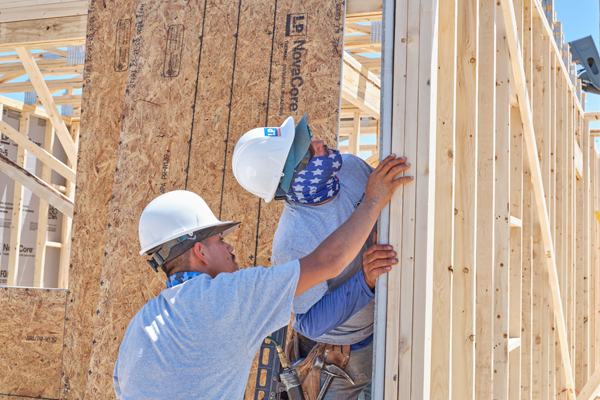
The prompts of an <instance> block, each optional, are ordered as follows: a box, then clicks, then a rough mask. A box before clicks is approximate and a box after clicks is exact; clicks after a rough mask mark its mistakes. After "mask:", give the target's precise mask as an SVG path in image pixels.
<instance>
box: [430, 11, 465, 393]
mask: <svg viewBox="0 0 600 400" xmlns="http://www.w3.org/2000/svg"><path fill="white" fill-rule="evenodd" d="M457 5H458V2H457V1H446V2H441V3H440V9H439V15H440V21H439V24H440V25H439V40H440V43H438V65H439V69H438V91H437V95H438V98H437V121H436V122H437V127H436V171H437V174H436V180H435V184H436V187H435V192H436V202H435V227H434V239H433V240H434V241H435V243H438V246H436V247H435V248H434V253H433V258H434V267H433V268H434V269H433V312H432V315H433V320H432V332H431V354H432V358H431V399H439V400H443V399H450V396H451V379H452V373H451V368H452V364H451V362H452V361H451V354H452V332H451V331H450V333H449V332H448V327H451V326H452V276H453V274H454V267H455V265H454V257H453V253H454V252H453V247H454V191H453V188H454V168H455V165H454V153H455V149H454V140H455V132H456V125H455V113H456V68H457V67H456V48H457V43H456V35H457V32H456V31H457V11H458V6H457Z"/></svg>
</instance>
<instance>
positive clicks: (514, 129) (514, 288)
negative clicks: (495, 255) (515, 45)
mask: <svg viewBox="0 0 600 400" xmlns="http://www.w3.org/2000/svg"><path fill="white" fill-rule="evenodd" d="M522 126H523V124H522V122H521V115H520V113H519V110H518V109H517V108H516V107H512V108H511V109H510V131H511V132H510V215H511V216H513V217H516V218H519V219H520V220H521V227H520V228H516V229H511V230H510V283H509V288H510V296H509V301H510V305H509V307H510V309H509V318H510V323H509V332H508V337H509V338H521V309H522V306H523V303H522V297H521V285H522V281H521V277H522V268H523V267H522V259H521V257H522V246H523V239H524V238H523V226H522V223H523V220H522V214H523V184H524V182H523V128H522ZM509 359H510V362H509V369H508V373H509V388H508V390H509V398H510V399H511V400H512V399H514V400H519V399H520V398H521V351H520V349H519V351H513V352H511V353H510V354H509Z"/></svg>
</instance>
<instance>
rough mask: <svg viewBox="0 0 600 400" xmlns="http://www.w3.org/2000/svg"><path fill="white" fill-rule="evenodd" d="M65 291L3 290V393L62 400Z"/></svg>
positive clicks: (0, 293) (0, 346) (0, 333)
mask: <svg viewBox="0 0 600 400" xmlns="http://www.w3.org/2000/svg"><path fill="white" fill-rule="evenodd" d="M65 301H66V293H65V290H57V289H23V288H3V289H0V309H1V310H2V313H1V314H0V371H2V373H1V374H0V393H1V394H3V395H17V396H30V397H42V398H51V399H58V396H59V387H60V374H61V365H62V353H63V339H64V329H65Z"/></svg>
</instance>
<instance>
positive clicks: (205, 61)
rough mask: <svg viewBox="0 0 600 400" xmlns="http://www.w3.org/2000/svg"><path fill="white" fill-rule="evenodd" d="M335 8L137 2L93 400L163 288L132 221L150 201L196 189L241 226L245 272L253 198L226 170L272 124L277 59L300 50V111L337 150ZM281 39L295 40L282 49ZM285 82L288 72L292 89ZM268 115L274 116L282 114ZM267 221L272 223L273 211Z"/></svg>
mask: <svg viewBox="0 0 600 400" xmlns="http://www.w3.org/2000/svg"><path fill="white" fill-rule="evenodd" d="M276 7H277V9H278V10H279V11H278V14H277V18H275V14H274V13H275V8H276ZM340 7H341V3H339V4H335V3H332V4H331V5H330V6H329V8H328V9H327V12H324V10H323V8H322V4H318V3H317V2H309V1H306V2H301V3H297V2H296V3H294V4H291V3H290V4H288V5H286V4H285V3H284V2H281V3H278V4H277V5H276V4H275V3H274V2H269V1H265V2H260V3H255V2H245V1H242V2H239V1H232V0H214V1H211V0H208V1H206V2H204V1H196V2H189V3H186V4H185V5H183V6H180V5H174V4H171V3H170V2H167V3H162V2H158V1H151V2H144V1H138V3H137V9H136V17H135V19H134V20H133V21H132V27H133V28H134V34H133V40H132V42H133V48H132V49H131V54H130V57H129V71H128V80H127V93H126V95H125V100H124V106H123V118H122V127H121V133H120V138H119V142H120V144H119V147H118V157H117V162H116V167H115V175H114V183H113V191H112V197H111V199H110V215H109V217H108V223H107V227H108V229H107V231H106V238H107V239H106V247H105V249H104V260H103V268H102V274H101V278H100V279H101V282H100V291H99V294H98V306H97V308H96V309H95V310H93V312H94V313H96V314H97V315H98V317H97V318H96V321H95V328H94V345H93V346H92V349H91V358H90V367H89V370H90V373H89V379H88V383H87V385H86V396H87V397H88V398H104V397H105V396H107V393H108V396H112V368H113V367H114V361H115V359H116V356H117V351H118V345H119V344H120V342H121V340H122V337H123V335H124V333H125V329H126V328H127V325H128V323H129V321H130V319H131V318H132V317H133V316H134V314H135V313H136V312H137V311H138V310H139V308H141V307H142V305H143V304H144V303H145V302H146V301H147V300H148V299H149V298H151V297H154V296H155V295H156V294H157V293H158V292H159V291H160V290H161V289H162V288H163V287H164V283H163V276H162V274H160V275H155V274H154V273H152V272H151V270H149V269H148V267H147V265H145V263H144V259H143V258H142V257H139V256H138V255H137V249H138V247H139V244H138V243H137V224H138V220H139V216H140V214H141V211H142V210H143V208H144V207H145V206H146V204H148V202H150V201H151V200H152V199H153V198H155V197H156V196H158V195H159V194H161V193H163V192H167V191H170V190H174V189H185V188H186V187H187V189H188V190H193V191H195V192H197V193H199V194H200V195H202V196H203V197H204V198H205V200H206V201H207V203H208V204H209V206H210V207H211V208H212V209H213V211H214V212H215V214H217V213H218V214H219V216H220V217H221V219H229V218H231V219H238V218H241V219H242V222H243V227H242V228H241V229H238V231H237V232H235V233H234V234H233V235H231V237H230V239H231V243H232V244H233V246H234V247H235V248H236V253H237V254H238V255H239V259H240V260H242V262H240V264H241V265H242V266H243V267H251V266H253V265H254V263H255V261H254V260H255V259H256V252H257V246H256V241H257V227H258V223H259V222H258V215H259V214H258V210H259V209H258V204H259V203H258V199H257V198H255V197H253V196H252V195H250V194H249V193H247V192H245V191H244V190H243V189H242V188H241V187H239V185H237V182H235V179H234V177H233V174H232V173H231V167H230V163H231V154H232V152H233V148H234V146H235V142H236V141H237V139H238V138H239V137H240V136H241V135H243V134H244V133H245V132H246V131H247V130H249V129H251V128H254V127H257V126H264V124H265V123H267V122H268V123H269V124H271V123H272V122H271V121H268V120H267V104H269V96H271V99H273V98H275V100H272V101H273V102H274V103H275V104H277V105H278V104H279V99H280V97H279V95H277V96H276V97H274V96H273V94H272V91H275V92H277V90H279V91H280V89H279V88H280V87H281V85H279V88H274V87H273V86H274V85H271V88H270V89H271V93H270V90H269V83H270V82H271V83H273V82H272V81H270V79H269V73H270V72H269V71H272V70H274V67H275V66H276V65H279V64H277V63H278V62H279V60H278V58H277V57H278V56H277V54H278V53H277V52H280V53H279V54H280V55H281V57H283V55H284V54H285V55H287V57H288V61H289V62H290V63H291V57H295V55H294V52H295V51H299V52H300V53H302V54H301V56H302V61H301V62H302V63H305V64H302V68H303V71H304V73H305V75H304V83H303V85H302V90H305V95H304V97H300V100H301V102H299V104H298V110H297V115H298V116H301V115H302V114H303V112H304V110H302V109H301V108H302V107H304V108H305V109H308V111H309V112H310V110H314V113H311V127H312V128H313V129H314V130H315V131H316V133H317V134H320V135H322V136H326V137H328V138H329V142H328V144H330V145H331V146H332V147H335V145H334V143H335V135H336V133H337V110H338V107H339V101H340V100H339V96H340V91H339V74H340V71H341V35H342V30H341V25H340V27H336V26H335V23H334V22H335V18H336V11H339V10H340ZM317 9H319V12H316V10H317ZM342 11H343V8H342ZM303 12H306V13H307V14H310V15H312V16H313V17H312V19H311V18H309V21H310V22H309V23H310V25H308V35H307V37H306V41H305V43H301V44H298V43H297V44H296V45H295V46H296V47H297V48H296V49H294V47H293V46H292V44H293V41H292V40H291V39H289V38H287V36H286V33H287V32H286V20H287V15H288V14H290V13H292V14H293V13H303ZM279 13H281V14H279ZM339 18H343V13H342V15H341V16H340V17H339ZM311 29H312V32H311ZM277 35H279V36H277ZM274 36H275V42H274V41H273V37H274ZM277 37H279V38H280V39H279V40H281V45H280V46H278V42H277ZM337 37H339V41H338V42H337V45H334V43H335V42H336V41H335V40H334V39H336V38H337ZM199 39H200V40H199ZM293 40H300V39H293ZM302 41H304V39H302ZM286 42H290V43H288V46H289V47H288V50H287V53H286V52H285V48H284V46H285V43H286ZM257 43H260V45H259V47H257ZM273 43H275V45H274V44H273ZM324 43H330V45H329V46H324V45H323V44H324ZM167 45H168V46H169V49H171V50H170V51H171V53H169V57H170V60H171V64H170V65H169V66H168V68H167V67H166V63H165V48H167ZM302 47H303V48H302ZM173 49H175V50H176V51H178V52H180V53H179V54H180V57H179V58H178V59H177V58H174V57H171V56H172V55H173V54H174V53H173V52H174V51H175V50H173ZM271 49H275V51H274V52H273V54H271ZM333 50H335V51H333ZM256 51H259V53H260V54H261V55H260V56H257V54H256ZM294 61H295V60H294ZM290 65H291V64H290ZM280 73H281V71H280ZM271 76H273V73H272V72H271ZM290 79H291V76H289V75H288V76H287V78H286V81H287V83H288V84H289V82H290ZM296 83H297V82H296ZM291 89H292V88H290V92H291ZM291 94H292V96H290V99H291V98H292V97H293V94H294V93H291ZM285 95H286V96H288V95H290V93H285ZM290 101H294V100H293V99H291V100H290ZM284 102H285V99H284ZM271 104H273V103H271ZM275 112H276V113H277V115H278V114H279V109H278V108H277V110H276V111H274V113H275ZM283 116H284V115H283V114H282V116H281V117H283ZM320 116H322V118H319V117H320ZM96 118H98V117H96ZM275 123H278V121H275ZM277 217H278V214H277ZM262 221H263V219H262V218H261V223H262ZM264 222H265V223H266V224H267V225H269V226H273V227H274V226H275V225H276V220H275V217H271V216H270V215H267V216H266V217H265V219H264ZM273 232H274V229H273V230H272V231H270V232H267V233H265V235H264V238H263V240H264V243H265V247H268V249H266V251H265V253H268V252H270V244H271V241H272V234H273ZM132 249H134V250H133V251H132ZM264 259H268V257H265V258H264ZM140 277H144V278H143V279H140Z"/></svg>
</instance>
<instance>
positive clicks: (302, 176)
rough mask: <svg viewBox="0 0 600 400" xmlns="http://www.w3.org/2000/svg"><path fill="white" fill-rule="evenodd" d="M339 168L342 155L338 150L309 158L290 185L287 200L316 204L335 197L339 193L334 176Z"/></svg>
mask: <svg viewBox="0 0 600 400" xmlns="http://www.w3.org/2000/svg"><path fill="white" fill-rule="evenodd" d="M296 168H298V167H296ZM341 168H342V155H341V154H340V152H339V150H336V151H334V152H333V154H329V155H326V156H321V157H313V158H311V160H310V161H309V162H308V164H307V165H306V167H305V168H304V169H303V170H302V171H300V172H299V173H298V176H296V179H294V181H293V182H292V184H291V185H290V191H289V192H288V193H287V199H288V200H290V201H295V202H296V203H302V204H317V203H322V202H324V201H326V200H329V199H331V198H332V197H335V195H336V194H338V192H339V191H340V180H339V178H338V177H337V176H336V175H337V174H338V172H340V169H341ZM295 172H296V170H295V169H294V173H295Z"/></svg>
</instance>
